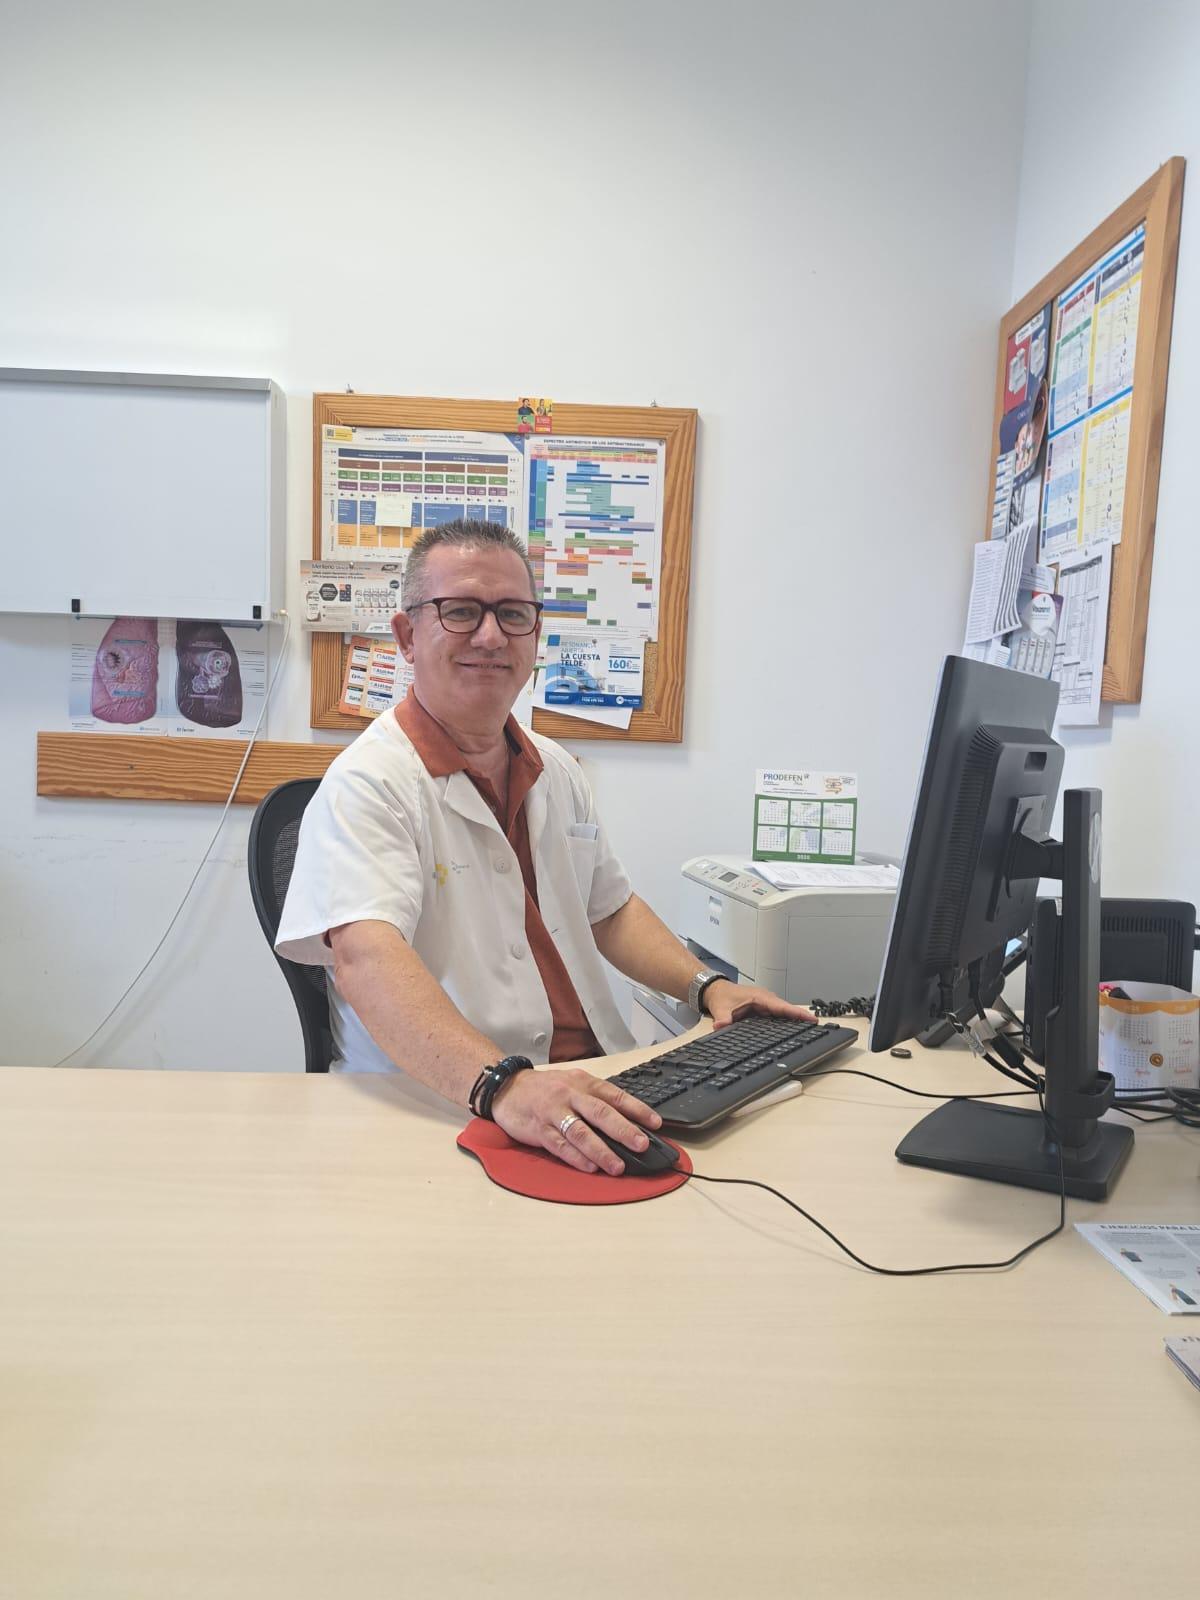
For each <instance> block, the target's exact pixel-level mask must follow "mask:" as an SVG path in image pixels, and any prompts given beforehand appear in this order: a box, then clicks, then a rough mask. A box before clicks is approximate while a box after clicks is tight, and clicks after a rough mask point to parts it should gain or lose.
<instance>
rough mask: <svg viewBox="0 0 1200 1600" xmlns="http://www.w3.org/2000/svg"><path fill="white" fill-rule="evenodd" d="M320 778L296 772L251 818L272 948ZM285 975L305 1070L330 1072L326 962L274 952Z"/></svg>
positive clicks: (262, 915) (255, 873) (256, 883)
mask: <svg viewBox="0 0 1200 1600" xmlns="http://www.w3.org/2000/svg"><path fill="white" fill-rule="evenodd" d="M319 782H320V779H319V778H293V779H292V780H291V781H290V782H289V783H281V784H280V785H279V787H278V788H277V789H272V790H271V792H270V794H269V795H266V796H265V797H264V798H263V799H262V800H261V801H260V802H259V806H258V810H257V811H256V812H255V813H254V820H253V822H252V823H251V824H250V840H249V843H248V845H247V847H246V867H247V870H248V871H249V874H250V895H251V898H252V899H253V901H254V909H255V911H257V912H258V920H259V922H260V923H261V924H262V931H263V932H264V933H265V934H266V936H267V943H268V944H269V945H270V946H271V953H272V955H274V953H275V935H276V933H277V932H278V930H279V915H280V912H281V911H282V910H283V902H284V898H285V896H286V895H287V889H288V884H289V883H290V882H291V877H292V867H293V866H294V865H295V861H296V844H297V841H298V840H299V837H300V819H301V817H302V816H303V815H304V808H305V806H306V805H307V804H308V802H309V801H310V800H311V799H312V797H313V795H314V794H316V792H317V785H318V783H319ZM275 959H276V961H278V963H279V968H280V971H281V972H282V973H283V975H284V977H285V978H286V979H287V985H288V988H289V989H290V990H291V991H292V999H293V1000H294V1001H295V1002H296V1010H297V1011H298V1012H299V1013H300V1031H301V1033H302V1034H303V1035H304V1070H305V1072H328V1071H329V1063H330V1061H331V1060H332V1059H333V1034H332V1033H331V1031H330V1026H329V996H328V994H327V992H326V989H325V968H324V967H307V966H302V965H301V964H300V963H299V962H297V961H285V960H284V959H283V957H282V956H275Z"/></svg>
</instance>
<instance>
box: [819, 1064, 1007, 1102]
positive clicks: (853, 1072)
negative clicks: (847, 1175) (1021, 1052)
mask: <svg viewBox="0 0 1200 1600" xmlns="http://www.w3.org/2000/svg"><path fill="white" fill-rule="evenodd" d="M839 1072H840V1073H844V1074H845V1075H846V1077H848V1078H870V1080H871V1082H872V1083H883V1084H886V1085H887V1087H888V1088H889V1089H899V1091H900V1093H901V1094H915V1095H917V1096H918V1098H919V1099H921V1100H941V1101H943V1102H946V1101H950V1100H1020V1099H1022V1098H1023V1097H1024V1096H1026V1095H1031V1094H1036V1093H1037V1090H1036V1089H998V1090H997V1091H996V1092H995V1094H936V1093H934V1091H933V1090H932V1089H910V1088H909V1087H908V1085H907V1084H906V1083H895V1082H894V1081H893V1080H892V1079H891V1078H881V1077H880V1076H879V1074H878V1073H876V1072H864V1071H863V1070H862V1069H861V1067H812V1068H810V1069H809V1070H808V1071H807V1072H797V1073H794V1074H793V1076H794V1077H795V1079H796V1081H797V1083H806V1082H807V1081H808V1079H809V1078H832V1077H834V1076H835V1075H836V1074H837V1073H839Z"/></svg>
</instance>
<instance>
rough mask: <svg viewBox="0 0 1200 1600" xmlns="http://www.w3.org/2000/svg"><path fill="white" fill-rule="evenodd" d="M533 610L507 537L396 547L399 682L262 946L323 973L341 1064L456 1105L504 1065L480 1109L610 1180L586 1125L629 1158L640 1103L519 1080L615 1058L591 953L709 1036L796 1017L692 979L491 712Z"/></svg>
mask: <svg viewBox="0 0 1200 1600" xmlns="http://www.w3.org/2000/svg"><path fill="white" fill-rule="evenodd" d="M541 610H542V608H541V605H540V603H539V602H538V601H537V600H535V599H534V584H533V574H532V571H531V569H530V566H529V562H528V560H527V558H526V555H525V550H524V547H523V546H522V544H521V542H520V540H519V539H517V538H516V537H515V536H514V535H513V534H512V533H510V532H509V530H508V529H507V528H504V527H501V526H499V525H497V524H494V523H486V522H472V521H460V522H453V523H449V524H447V525H446V526H444V527H440V528H431V529H429V530H428V531H427V532H426V533H424V534H423V535H422V536H421V538H420V539H419V540H418V541H417V543H416V544H415V545H414V546H413V549H412V551H411V552H410V554H409V558H408V566H407V570H406V573H405V578H404V598H403V610H402V611H399V612H397V613H396V615H395V617H394V618H393V624H392V626H393V629H394V631H395V635H396V639H397V641H398V643H399V646H400V650H401V652H402V653H403V655H404V658H405V660H406V661H408V662H409V663H410V664H411V666H412V669H413V687H412V689H411V690H410V691H409V694H408V698H407V699H406V700H405V701H404V702H403V704H402V705H399V706H397V707H396V708H395V710H394V712H385V713H384V714H383V715H382V716H380V717H379V718H378V719H377V720H376V721H375V722H374V723H373V724H372V725H371V726H370V727H369V728H368V729H367V730H366V731H365V732H364V733H363V734H362V735H361V737H360V738H358V739H356V740H355V741H354V743H353V744H351V745H350V746H348V747H347V749H346V750H345V751H344V752H343V753H342V754H341V755H340V756H338V758H337V760H336V761H335V762H334V763H333V765H332V766H331V767H330V768H329V771H328V773H327V774H326V776H325V779H324V781H323V782H322V784H321V787H320V789H319V790H318V792H317V794H316V795H315V797H314V798H313V800H312V801H311V803H310V804H309V806H308V809H307V810H306V812H305V814H304V820H303V823H302V826H301V829H300V839H299V847H298V850H297V854H296V863H295V869H294V871H293V874H292V879H291V885H290V888H289V890H288V895H287V900H286V903H285V905H284V908H283V915H282V918H281V920H280V925H279V933H278V936H277V942H276V949H277V950H278V952H279V954H280V955H281V956H286V957H287V958H288V959H290V960H292V961H301V962H307V963H310V964H314V965H323V966H326V967H329V968H331V971H330V972H329V974H328V977H329V986H328V987H329V1004H330V1015H331V1021H332V1026H333V1037H334V1046H335V1051H336V1053H337V1055H338V1057H339V1058H340V1060H341V1062H342V1064H343V1065H344V1066H345V1067H346V1068H348V1069H350V1070H359V1071H364V1070H365V1071H372V1070H374V1071H383V1070H389V1069H390V1068H391V1067H392V1066H393V1064H394V1065H396V1066H399V1067H401V1068H402V1069H403V1070H404V1071H405V1072H406V1073H407V1074H409V1075H410V1076H411V1077H412V1078H415V1079H417V1080H419V1081H420V1082H421V1083H423V1084H425V1085H427V1086H428V1087H429V1088H431V1089H433V1090H435V1091H436V1092H437V1094H439V1095H442V1096H444V1097H445V1098H446V1099H448V1100H452V1101H454V1102H455V1103H456V1104H458V1105H460V1106H465V1105H468V1104H470V1097H471V1093H472V1086H473V1085H476V1083H477V1080H479V1079H480V1076H481V1072H482V1069H484V1068H485V1067H492V1066H497V1065H501V1064H502V1065H503V1075H501V1076H502V1081H500V1083H499V1087H496V1088H495V1093H494V1098H493V1099H492V1101H491V1105H490V1113H491V1115H492V1117H493V1118H494V1120H495V1121H496V1122H497V1123H498V1124H499V1126H500V1127H501V1128H503V1129H504V1131H505V1132H506V1133H508V1134H510V1135H511V1136H512V1137H513V1138H514V1139H518V1140H521V1141H522V1142H523V1143H526V1144H532V1145H539V1146H542V1147H544V1148H545V1149H547V1150H549V1151H550V1152H552V1153H553V1154H554V1155H556V1156H558V1157H559V1158H560V1159H561V1160H563V1161H565V1162H567V1163H568V1164H569V1165H570V1166H573V1167H576V1168H578V1169H579V1170H580V1171H581V1172H592V1171H595V1169H596V1168H597V1167H601V1168H603V1169H604V1170H605V1171H607V1172H619V1171H620V1170H621V1164H620V1161H619V1160H618V1158H617V1157H616V1156H614V1155H613V1154H612V1152H611V1151H610V1150H609V1149H608V1148H607V1146H606V1145H604V1144H603V1143H602V1142H601V1141H600V1140H599V1139H598V1138H597V1137H596V1136H595V1134H594V1133H593V1132H592V1131H591V1125H593V1124H594V1125H595V1126H597V1127H600V1128H603V1129H604V1130H605V1131H606V1132H607V1133H608V1134H609V1135H610V1136H611V1137H613V1138H615V1139H617V1140H618V1141H619V1142H621V1143H623V1144H626V1145H631V1146H634V1147H636V1148H638V1149H641V1148H643V1147H644V1146H645V1143H646V1140H645V1136H644V1134H642V1133H641V1132H640V1130H639V1128H638V1127H637V1124H641V1125H642V1126H643V1127H648V1128H656V1127H657V1126H658V1125H659V1123H660V1121H661V1119H660V1118H659V1116H658V1114H657V1112H654V1111H652V1110H651V1109H650V1108H649V1107H648V1106H645V1105H643V1104H642V1102H641V1101H640V1100H635V1099H634V1098H633V1097H632V1096H631V1095H628V1094H626V1093H624V1092H623V1091H621V1090H620V1089H617V1088H615V1087H613V1086H612V1085H610V1084H609V1083H608V1082H606V1080H605V1079H603V1078H597V1077H593V1075H592V1074H591V1073H590V1072H588V1071H586V1070H584V1069H581V1068H577V1067H576V1068H567V1067H561V1068H560V1069H559V1070H551V1071H542V1072H529V1071H524V1070H521V1068H523V1067H524V1066H527V1065H528V1063H529V1061H531V1060H532V1061H536V1062H550V1063H553V1064H554V1065H555V1067H556V1068H559V1067H560V1064H561V1063H565V1062H570V1061H579V1060H586V1059H588V1058H590V1057H594V1056H599V1055H604V1054H606V1053H609V1052H613V1051H619V1050H627V1049H630V1048H632V1046H633V1043H634V1040H633V1038H632V1036H631V1034H630V1033H629V1030H628V1029H627V1028H626V1027H625V1024H624V1022H623V1021H622V1020H621V1016H620V1013H619V1012H618V1010H617V1007H616V1005H615V1003H614V1000H613V996H612V992H611V990H610V988H609V984H608V980H607V977H606V976H605V970H604V962H603V960H602V959H601V958H602V957H603V958H604V959H605V960H608V961H610V962H611V963H612V965H613V966H614V967H616V968H617V969H618V971H620V972H623V973H624V974H625V975H626V976H627V977H629V978H632V979H634V980H635V981H636V982H638V983H642V984H645V985H646V986H647V987H649V988H652V989H658V990H660V991H662V992H663V993H666V994H670V995H674V996H675V997H676V998H677V999H682V998H683V997H684V996H685V995H688V994H689V988H690V989H691V994H692V997H693V1002H694V1003H697V1002H698V1003H699V1004H700V1005H701V1006H702V1008H703V1009H704V1010H705V1011H707V1012H708V1014H709V1015H710V1016H711V1017H712V1018H713V1021H714V1023H715V1024H716V1025H717V1026H718V1027H721V1026H723V1025H724V1024H726V1023H728V1022H730V1021H732V1020H733V1019H734V1018H735V1017H736V1016H739V1015H741V1014H742V1013H744V1012H746V1011H747V1010H750V1009H756V1010H761V1011H772V1012H776V1013H778V1014H780V1015H783V1016H794V1017H807V1015H808V1013H807V1012H805V1011H803V1010H801V1008H800V1007H799V1006H793V1005H789V1004H787V1003H786V1002H785V1001H783V1000H781V999H779V998H778V997H777V996H775V995H773V994H771V993H769V992H768V991H767V990H765V989H760V988H751V987H748V986H746V985H738V984H735V983H732V982H730V981H729V980H728V979H725V978H716V979H714V978H712V977H711V975H709V974H706V973H701V974H698V973H697V971H696V961H695V959H694V957H692V956H690V955H689V954H688V952H687V949H686V948H685V947H684V946H683V945H682V944H681V943H680V942H679V940H678V939H676V938H675V937H674V935H673V934H672V933H671V931H670V930H669V929H668V928H667V927H666V925H665V924H664V923H662V922H660V920H659V919H658V917H656V916H655V914H654V912H653V911H651V909H650V907H649V906H648V905H647V904H646V903H645V901H643V900H640V899H639V898H638V896H637V895H635V894H634V893H633V892H632V889H631V887H630V883H629V879H628V877H627V876H626V874H625V870H624V868H623V867H622V866H621V863H620V862H619V861H618V860H617V858H616V856H615V855H614V854H613V852H612V849H611V848H610V846H609V842H608V838H607V836H606V834H605V832H604V828H603V826H602V824H601V823H600V821H599V819H598V817H597V815H596V810H595V806H594V804H593V801H592V795H591V791H590V789H589V788H588V784H587V780H586V779H585V778H584V776H583V774H582V772H581V771H580V770H579V766H578V764H577V763H576V762H575V761H574V760H572V758H571V757H570V756H569V755H568V754H567V753H566V752H565V751H564V750H562V749H560V747H559V746H558V745H557V744H555V743H554V742H553V741H552V740H550V739H546V738H543V737H542V736H541V735H540V734H537V733H529V732H526V730H525V729H523V728H522V727H521V726H520V725H519V724H518V723H517V722H516V720H515V719H514V718H513V717H512V716H511V715H510V711H511V708H512V704H513V701H514V700H515V699H516V697H517V694H518V692H519V691H520V689H521V688H522V686H523V685H524V684H525V682H526V681H527V679H528V677H529V674H530V672H531V671H532V670H533V662H534V656H535V654H536V651H537V641H538V633H539V631H540V627H541ZM701 989H702V993H698V991H700V990H701ZM517 1063H519V1064H520V1065H519V1066H518V1065H517ZM495 1082H496V1080H495V1079H493V1080H492V1083H495ZM489 1087H490V1085H489Z"/></svg>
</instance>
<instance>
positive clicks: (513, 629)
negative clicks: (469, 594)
mask: <svg viewBox="0 0 1200 1600" xmlns="http://www.w3.org/2000/svg"><path fill="white" fill-rule="evenodd" d="M422 606H436V607H437V614H438V621H439V622H440V623H441V625H442V627H443V628H445V630H446V632H447V633H474V632H475V629H476V628H477V627H478V626H479V624H480V623H481V622H482V621H483V619H484V615H485V614H486V613H487V612H489V611H490V612H491V613H492V615H493V616H494V617H495V619H496V622H497V624H498V625H499V628H500V631H501V633H506V634H507V635H508V637H509V638H510V639H520V638H523V637H524V636H525V635H526V634H528V633H532V632H533V631H534V629H535V628H536V627H537V625H538V618H539V617H540V616H541V614H542V603H541V601H540V600H469V599H467V598H466V596H458V595H450V596H448V597H447V596H443V597H442V598H441V599H440V600H418V601H417V603H416V605H415V606H405V608H404V609H405V611H407V612H408V614H409V615H410V616H411V615H412V613H413V612H414V611H420V609H421V607H422Z"/></svg>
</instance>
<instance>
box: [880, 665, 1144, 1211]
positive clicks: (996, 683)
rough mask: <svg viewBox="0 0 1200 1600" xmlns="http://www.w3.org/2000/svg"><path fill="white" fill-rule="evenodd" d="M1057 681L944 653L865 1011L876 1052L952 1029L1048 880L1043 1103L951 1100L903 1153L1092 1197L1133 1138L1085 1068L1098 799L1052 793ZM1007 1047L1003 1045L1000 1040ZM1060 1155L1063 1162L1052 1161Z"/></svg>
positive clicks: (1096, 903)
mask: <svg viewBox="0 0 1200 1600" xmlns="http://www.w3.org/2000/svg"><path fill="white" fill-rule="evenodd" d="M1057 705H1058V686H1057V684H1055V683H1053V682H1051V681H1049V680H1047V679H1042V678H1035V677H1033V676H1031V675H1030V674H1029V673H1024V672H1015V671H1012V670H1010V669H1009V668H1007V667H995V666H989V665H987V664H985V663H983V662H979V661H968V660H965V659H963V658H962V657H959V656H949V657H947V659H946V662H945V665H944V667H943V668H942V674H941V679H940V681H939V684H938V689H937V694H936V697H935V699H934V706H933V716H932V719H931V722H930V727H929V737H928V742H927V744H926V749H925V760H924V764H923V766H922V771H921V778H920V782H919V784H918V787H917V796H916V801H915V804H914V807H913V814H912V821H911V824H910V826H909V835H908V843H907V846H906V848H905V852H904V865H903V868H902V870H901V874H900V885H899V888H898V890H897V893H896V902H895V907H894V910H893V913H892V924H891V930H890V932H889V934H888V941H887V947H886V949H885V952H884V958H883V971H882V974H881V976H880V980H879V989H878V993H877V996H876V1000H875V1008H874V1015H873V1017H872V1020H871V1033H870V1046H871V1049H872V1050H876V1051H878V1050H887V1049H889V1048H890V1047H891V1046H893V1045H896V1044H899V1043H902V1042H903V1041H904V1040H906V1039H910V1038H912V1037H913V1036H914V1035H916V1034H918V1033H921V1032H922V1031H924V1030H926V1029H928V1028H929V1027H930V1026H931V1024H933V1023H934V1022H936V1021H937V1020H938V1019H939V1018H953V1019H954V1020H955V1021H956V1023H958V1024H960V1025H962V1026H964V1027H965V1026H966V1025H967V1024H968V1021H969V1019H971V1018H974V1017H978V1016H980V1015H981V1014H982V1012H983V1010H984V1008H985V1007H986V1006H987V1005H988V1004H990V1003H992V1002H993V1001H994V1000H995V998H996V997H997V995H998V994H999V990H1000V986H1001V984H1002V981H1003V979H1002V972H1003V967H1004V962H1005V952H1006V949H1007V946H1008V943H1009V941H1010V940H1012V939H1016V938H1020V937H1023V936H1024V935H1025V934H1026V933H1027V931H1028V929H1029V926H1030V923H1031V921H1032V920H1033V916H1034V910H1035V905H1036V899H1037V888H1038V882H1039V880H1040V879H1042V878H1057V879H1059V880H1061V883H1062V906H1063V914H1062V916H1063V920H1062V939H1061V947H1062V960H1061V963H1060V967H1059V974H1058V979H1057V982H1058V992H1057V993H1056V994H1055V995H1054V997H1053V1003H1052V1004H1051V1005H1050V1007H1049V1013H1048V1017H1047V1026H1046V1056H1045V1080H1046V1090H1045V1110H1046V1116H1045V1117H1043V1115H1042V1113H1041V1111H1036V1110H1018V1109H1016V1108H1014V1107H1011V1106H1009V1105H1005V1104H1002V1103H998V1102H995V1101H990V1102H989V1101H979V1100H957V1101H949V1102H948V1103H947V1104H946V1105H944V1106H941V1107H940V1108H939V1109H938V1110H937V1111H935V1112H934V1113H933V1114H932V1115H931V1116H929V1117H926V1118H925V1119H924V1120H923V1121H922V1122H920V1123H918V1124H917V1126H916V1127H915V1128H914V1129H913V1130H912V1131H911V1132H910V1133H909V1134H908V1135H907V1136H906V1137H905V1139H904V1140H903V1141H902V1142H901V1144H900V1146H899V1148H898V1149H897V1151H896V1154H897V1156H898V1157H899V1159H900V1160H901V1161H906V1162H911V1163H913V1164H914V1165H917V1166H926V1167H935V1168H938V1169H940V1170H943V1171H948V1172H959V1173H966V1174H968V1175H970V1176H972V1177H980V1178H991V1179H994V1180H996V1181H998V1182H1001V1183H1016V1184H1022V1185H1025V1186H1026V1187H1030V1188H1036V1189H1049V1190H1057V1189H1058V1188H1059V1186H1060V1181H1061V1179H1060V1173H1061V1174H1062V1175H1063V1176H1065V1183H1066V1190H1067V1193H1068V1194H1073V1195H1079V1196H1082V1197H1084V1198H1087V1199H1103V1198H1104V1197H1105V1196H1106V1195H1107V1193H1108V1191H1109V1188H1110V1187H1111V1185H1112V1183H1113V1181H1114V1180H1115V1178H1116V1175H1117V1173H1118V1172H1119V1171H1120V1169H1121V1167H1122V1166H1123V1165H1124V1162H1125V1160H1126V1159H1127V1157H1128V1155H1129V1152H1130V1149H1131V1148H1132V1144H1133V1134H1132V1132H1131V1130H1130V1129H1128V1128H1124V1127H1115V1126H1112V1125H1110V1124H1108V1123H1101V1122H1100V1121H1099V1118H1100V1117H1101V1116H1102V1115H1103V1113H1104V1112H1105V1111H1106V1110H1107V1109H1108V1108H1109V1106H1110V1105H1111V1104H1112V1099H1113V1081H1112V1078H1111V1077H1110V1076H1109V1075H1108V1074H1106V1073H1101V1072H1100V1071H1099V1070H1098V1060H1099V1004H1098V998H1097V985H1098V982H1099V977H1098V968H1099V950H1100V794H1099V791H1098V790H1095V789H1069V790H1067V791H1066V792H1065V793H1064V795H1063V840H1062V842H1061V843H1059V841H1057V840H1055V839H1052V838H1050V837H1049V828H1050V822H1051V818H1052V816H1053V812H1054V802H1055V799H1056V797H1057V794H1058V785H1059V780H1060V778H1061V776H1062V766H1063V751H1062V747H1061V746H1060V745H1059V744H1057V743H1056V741H1055V740H1054V738H1053V737H1052V734H1051V730H1052V728H1053V725H1054V713H1055V710H1056V708H1057ZM1005 1048H1011V1047H1009V1046H1006V1047H1005ZM1051 1129H1052V1130H1053V1133H1051V1131H1050V1130H1051ZM1060 1162H1061V1166H1060Z"/></svg>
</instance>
